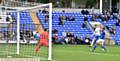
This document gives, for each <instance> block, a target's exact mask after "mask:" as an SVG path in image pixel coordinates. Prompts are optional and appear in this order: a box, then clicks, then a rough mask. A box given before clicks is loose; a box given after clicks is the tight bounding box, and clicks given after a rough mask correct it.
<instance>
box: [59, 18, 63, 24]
mask: <svg viewBox="0 0 120 61" xmlns="http://www.w3.org/2000/svg"><path fill="white" fill-rule="evenodd" d="M63 23H64V16H60V17H59V25H63Z"/></svg>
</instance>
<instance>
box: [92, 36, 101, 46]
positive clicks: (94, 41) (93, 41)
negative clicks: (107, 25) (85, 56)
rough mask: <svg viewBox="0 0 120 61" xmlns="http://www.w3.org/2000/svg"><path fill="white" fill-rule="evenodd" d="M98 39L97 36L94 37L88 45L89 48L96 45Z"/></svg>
mask: <svg viewBox="0 0 120 61" xmlns="http://www.w3.org/2000/svg"><path fill="white" fill-rule="evenodd" d="M98 38H99V36H95V38H93V40H92V42H91V44H90V46H91V47H92V46H94V44H95V43H96V41H97V40H98Z"/></svg>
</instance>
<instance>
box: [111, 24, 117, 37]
mask: <svg viewBox="0 0 120 61" xmlns="http://www.w3.org/2000/svg"><path fill="white" fill-rule="evenodd" d="M110 33H111V34H113V35H115V33H116V29H115V26H114V25H113V26H112V28H111V29H110Z"/></svg>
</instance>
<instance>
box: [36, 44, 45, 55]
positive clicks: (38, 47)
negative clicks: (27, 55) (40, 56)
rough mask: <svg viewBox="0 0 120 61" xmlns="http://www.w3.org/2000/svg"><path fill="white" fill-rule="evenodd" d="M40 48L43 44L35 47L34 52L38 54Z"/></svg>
mask: <svg viewBox="0 0 120 61" xmlns="http://www.w3.org/2000/svg"><path fill="white" fill-rule="evenodd" d="M42 46H43V42H39V44H38V45H37V46H36V49H35V52H36V53H38V52H39V50H40V48H41V47H42Z"/></svg>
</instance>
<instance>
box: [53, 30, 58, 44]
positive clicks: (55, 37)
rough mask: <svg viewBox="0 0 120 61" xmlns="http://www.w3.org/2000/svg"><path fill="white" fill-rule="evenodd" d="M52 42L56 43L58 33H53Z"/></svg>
mask: <svg viewBox="0 0 120 61" xmlns="http://www.w3.org/2000/svg"><path fill="white" fill-rule="evenodd" d="M52 40H53V43H55V44H56V43H58V33H57V32H56V33H54V34H53V36H52Z"/></svg>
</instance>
